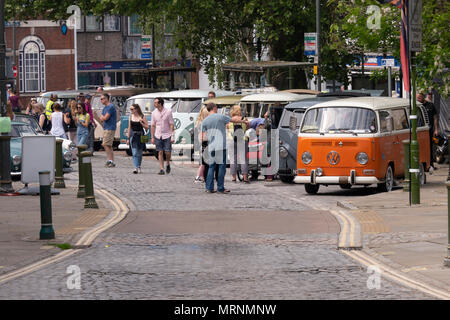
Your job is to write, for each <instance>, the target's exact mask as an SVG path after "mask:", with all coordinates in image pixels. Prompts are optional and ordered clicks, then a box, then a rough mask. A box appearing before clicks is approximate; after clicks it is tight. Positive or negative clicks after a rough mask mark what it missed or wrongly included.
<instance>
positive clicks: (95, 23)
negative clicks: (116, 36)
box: [85, 16, 102, 31]
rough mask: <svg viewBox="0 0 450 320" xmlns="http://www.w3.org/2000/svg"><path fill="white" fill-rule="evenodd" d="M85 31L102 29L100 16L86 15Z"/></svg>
mask: <svg viewBox="0 0 450 320" xmlns="http://www.w3.org/2000/svg"><path fill="white" fill-rule="evenodd" d="M85 30H86V31H102V22H101V18H100V17H96V16H86V23H85Z"/></svg>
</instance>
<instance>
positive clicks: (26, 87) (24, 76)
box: [19, 36, 45, 92]
mask: <svg viewBox="0 0 450 320" xmlns="http://www.w3.org/2000/svg"><path fill="white" fill-rule="evenodd" d="M19 86H20V92H40V91H45V47H44V43H43V42H42V40H41V39H39V38H38V37H35V36H28V37H25V38H24V39H23V40H22V41H21V42H20V44H19Z"/></svg>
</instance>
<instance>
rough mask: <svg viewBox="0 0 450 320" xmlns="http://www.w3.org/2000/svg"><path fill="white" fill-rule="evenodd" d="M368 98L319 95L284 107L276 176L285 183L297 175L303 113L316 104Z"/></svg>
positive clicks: (360, 95)
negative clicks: (299, 137)
mask: <svg viewBox="0 0 450 320" xmlns="http://www.w3.org/2000/svg"><path fill="white" fill-rule="evenodd" d="M363 96H369V94H368V93H349V92H336V93H319V94H317V96H316V97H313V98H308V99H304V100H300V101H296V102H292V103H290V104H288V105H287V106H286V107H284V110H283V113H282V115H281V119H280V122H279V124H278V130H279V137H280V157H279V163H278V175H279V177H280V180H281V181H283V182H286V183H290V182H292V181H294V178H295V176H296V175H297V174H296V172H297V143H298V129H299V127H300V123H301V121H302V118H303V115H304V113H305V111H306V110H307V109H308V108H309V107H311V106H313V105H315V104H318V103H321V102H326V101H331V100H335V99H343V98H351V97H363Z"/></svg>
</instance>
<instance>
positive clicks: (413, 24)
mask: <svg viewBox="0 0 450 320" xmlns="http://www.w3.org/2000/svg"><path fill="white" fill-rule="evenodd" d="M408 19H409V49H410V50H411V51H422V0H409V1H408Z"/></svg>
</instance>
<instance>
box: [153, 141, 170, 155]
mask: <svg viewBox="0 0 450 320" xmlns="http://www.w3.org/2000/svg"><path fill="white" fill-rule="evenodd" d="M155 146H156V151H165V152H171V151H172V144H171V143H170V138H167V139H158V138H155Z"/></svg>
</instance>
